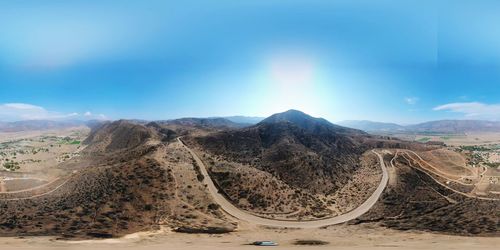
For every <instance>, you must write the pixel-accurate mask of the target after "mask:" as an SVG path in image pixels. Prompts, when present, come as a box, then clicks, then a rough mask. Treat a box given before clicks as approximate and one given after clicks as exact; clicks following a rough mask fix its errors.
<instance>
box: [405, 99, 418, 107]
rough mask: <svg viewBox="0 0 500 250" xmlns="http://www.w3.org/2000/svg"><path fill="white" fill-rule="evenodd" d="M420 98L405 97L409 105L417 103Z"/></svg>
mask: <svg viewBox="0 0 500 250" xmlns="http://www.w3.org/2000/svg"><path fill="white" fill-rule="evenodd" d="M418 100H419V98H418V97H405V102H406V103H407V104H409V105H415V104H417V102H418Z"/></svg>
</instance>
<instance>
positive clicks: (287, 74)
mask: <svg viewBox="0 0 500 250" xmlns="http://www.w3.org/2000/svg"><path fill="white" fill-rule="evenodd" d="M0 23H1V25H0V121H1V120H19V119H49V118H50V119H65V118H71V119H94V118H103V117H106V118H109V119H119V118H140V119H169V118H177V117H186V116H200V117H201V116H204V117H206V116H228V115H248V116H267V115H270V114H272V113H275V112H280V111H284V110H287V109H291V108H294V109H299V110H302V111H304V112H307V113H310V114H312V115H314V116H322V117H325V118H327V119H329V120H331V121H341V120H351V119H367V120H375V121H390V122H399V123H415V122H421V121H427V120H436V119H490V120H499V119H500V26H499V25H498V23H500V2H498V1H460V0H458V1H425V0H424V1H396V0H395V1H352V0H350V1H347V0H345V1H317V0H308V1H305V0H304V1H272V0H271V1H270V0H267V1H264V0H262V1H261V0H252V1H243V0H242V1H229V0H227V1H226V0H222V1H189V0H188V1H175V2H174V1H123V0H115V1H90V0H87V1H46V0H33V1H1V2H0Z"/></svg>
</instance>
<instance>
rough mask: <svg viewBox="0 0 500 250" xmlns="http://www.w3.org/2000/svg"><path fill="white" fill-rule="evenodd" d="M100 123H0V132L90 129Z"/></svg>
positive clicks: (33, 121) (38, 121)
mask: <svg viewBox="0 0 500 250" xmlns="http://www.w3.org/2000/svg"><path fill="white" fill-rule="evenodd" d="M99 122H100V121H96V120H91V121H80V120H67V121H50V120H26V121H16V122H0V132H22V131H34V130H48V129H64V128H71V127H78V126H88V127H92V126H93V125H94V124H97V123H99Z"/></svg>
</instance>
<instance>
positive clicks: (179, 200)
mask: <svg viewBox="0 0 500 250" xmlns="http://www.w3.org/2000/svg"><path fill="white" fill-rule="evenodd" d="M163 132H165V131H163ZM165 138H166V136H165V134H163V133H162V132H161V129H157V128H155V126H153V125H151V126H143V125H138V124H132V123H129V122H127V121H117V122H113V123H106V124H102V125H101V126H99V127H96V128H95V130H94V131H92V133H91V135H90V136H89V137H88V139H87V140H86V141H85V143H87V145H88V146H87V148H86V149H84V151H83V152H82V153H83V154H82V156H80V157H79V159H78V162H79V163H78V164H75V163H73V164H72V165H71V166H70V165H65V164H63V165H61V166H59V167H60V168H62V169H68V168H71V169H74V170H75V172H73V173H72V174H71V175H68V176H65V177H63V178H62V179H61V181H57V182H55V183H54V184H53V185H49V186H48V187H44V188H43V189H42V190H31V191H27V192H21V193H0V208H1V210H2V213H0V234H1V235H3V236H21V235H63V236H65V237H79V238H82V237H114V236H121V235H124V234H127V233H132V232H137V231H142V230H149V229H153V228H158V227H159V226H160V225H165V226H169V227H172V228H179V230H184V231H189V230H194V231H197V232H214V233H217V232H227V231H231V230H233V229H234V225H233V224H232V223H230V221H229V220H228V219H227V218H225V217H224V215H223V214H222V213H221V211H220V210H219V208H218V207H217V206H213V205H211V204H212V203H213V201H212V200H211V198H210V197H209V196H208V195H207V194H206V193H204V192H203V191H202V190H204V187H203V186H202V184H201V182H199V181H198V180H197V179H196V175H197V172H196V170H195V167H194V164H193V159H192V158H191V156H190V154H189V152H186V151H185V150H184V151H183V147H181V146H180V145H178V144H177V143H176V141H170V140H165ZM179 178H182V179H179ZM181 183H182V184H181ZM184 189H186V190H184ZM181 190H182V191H181ZM188 192H189V193H188ZM186 193H188V194H189V195H184V194H186Z"/></svg>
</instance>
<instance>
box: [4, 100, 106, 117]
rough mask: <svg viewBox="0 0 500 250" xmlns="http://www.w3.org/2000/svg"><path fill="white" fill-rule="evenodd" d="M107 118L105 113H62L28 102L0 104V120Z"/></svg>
mask: <svg viewBox="0 0 500 250" xmlns="http://www.w3.org/2000/svg"><path fill="white" fill-rule="evenodd" d="M82 118H84V119H106V116H105V115H103V114H99V115H92V113H91V112H88V111H87V112H86V113H85V114H83V115H80V114H79V113H77V112H72V113H61V112H56V111H49V110H47V109H45V108H43V107H40V106H36V105H32V104H27V103H4V104H0V121H20V120H64V119H82Z"/></svg>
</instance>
